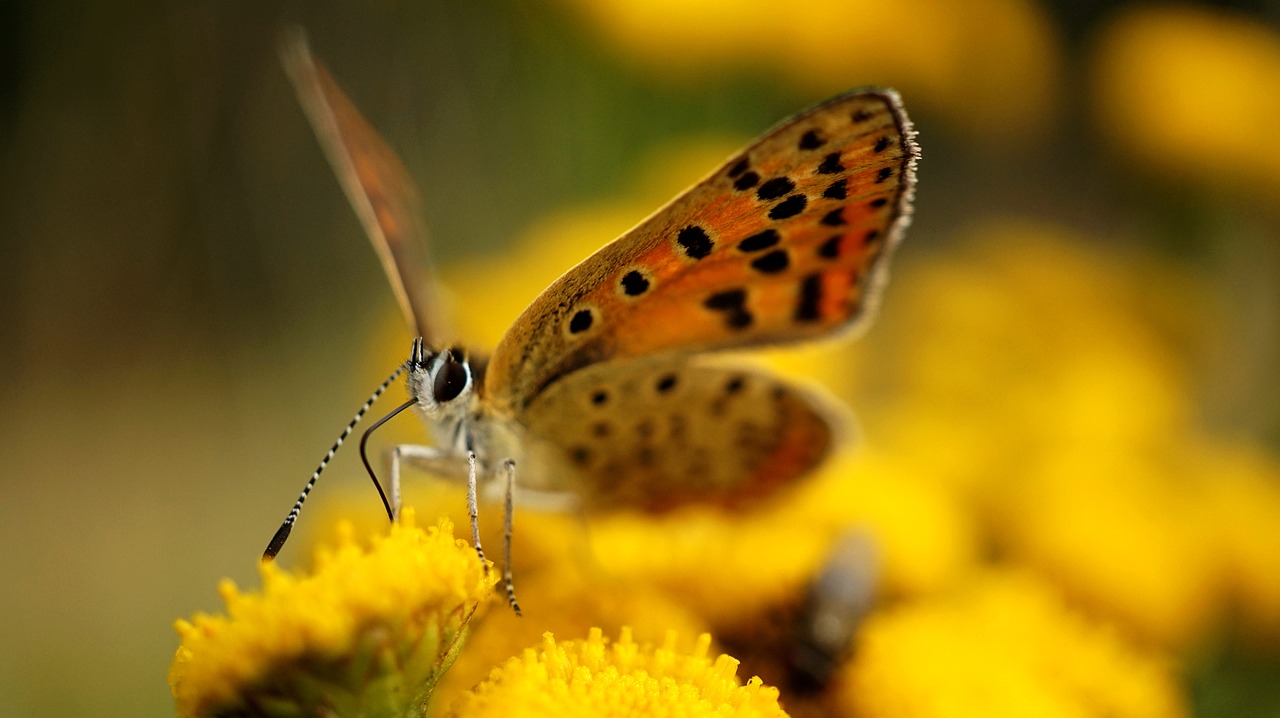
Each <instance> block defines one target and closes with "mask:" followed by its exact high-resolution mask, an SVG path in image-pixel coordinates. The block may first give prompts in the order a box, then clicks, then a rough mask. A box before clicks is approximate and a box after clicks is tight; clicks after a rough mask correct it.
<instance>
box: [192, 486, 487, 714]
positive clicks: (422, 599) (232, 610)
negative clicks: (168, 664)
mask: <svg viewBox="0 0 1280 718" xmlns="http://www.w3.org/2000/svg"><path fill="white" fill-rule="evenodd" d="M262 578H263V584H264V585H263V589H262V592H261V593H242V592H241V591H239V590H238V589H237V588H236V587H235V585H234V584H232V583H231V582H229V581H227V582H224V583H223V585H222V586H221V593H222V598H223V600H224V601H225V602H226V604H227V613H226V615H204V614H201V615H197V616H196V617H195V618H194V619H192V620H191V621H189V622H188V621H178V622H177V626H176V627H177V630H178V633H179V634H180V635H181V637H182V645H181V646H180V647H179V648H178V652H177V655H176V656H175V657H174V662H173V667H172V669H171V670H170V673H169V684H170V686H171V687H172V689H173V695H174V699H175V701H176V703H177V709H178V714H179V715H183V716H211V715H229V714H237V713H247V714H255V715H298V714H322V713H324V714H332V715H344V716H355V715H369V716H391V715H396V716H402V715H406V714H408V713H409V712H410V711H411V710H412V709H413V708H414V707H415V706H422V705H425V704H426V702H427V700H428V698H429V697H430V695H431V692H432V689H433V688H434V686H435V684H436V682H437V681H438V680H439V678H440V675H441V674H442V673H443V671H444V670H446V669H447V668H448V666H449V664H450V663H451V662H452V660H453V658H454V656H455V654H456V652H457V651H458V649H459V648H460V647H461V642H462V639H463V635H464V633H465V629H466V626H467V624H468V622H469V621H470V620H471V618H472V616H473V615H474V613H475V611H476V609H477V608H478V606H479V605H480V603H481V602H482V601H483V600H484V599H485V598H486V597H488V595H489V594H490V591H491V586H490V583H491V579H490V578H488V577H486V575H485V572H484V570H483V569H482V567H481V565H480V564H479V562H478V561H477V560H476V555H475V551H474V550H473V549H472V548H471V547H470V546H468V545H467V544H466V543H465V542H462V541H459V540H457V539H454V538H453V533H452V527H451V526H450V525H449V524H447V523H445V524H442V525H441V526H439V527H432V528H430V529H428V530H426V531H423V530H421V529H419V528H417V527H416V526H415V524H414V514H413V511H412V510H410V509H406V510H405V512H404V516H403V518H402V520H401V523H400V524H399V525H396V526H393V527H392V528H391V532H390V534H389V535H386V536H383V537H379V538H376V539H374V540H373V542H372V544H371V545H370V546H369V547H368V548H367V549H365V548H362V547H361V546H360V545H359V544H358V543H357V542H356V541H355V540H354V538H353V537H352V536H351V532H350V530H347V531H345V532H343V536H342V538H341V541H340V544H339V545H338V546H337V547H336V548H335V549H334V550H332V551H322V552H319V553H318V555H317V558H316V566H315V569H314V572H313V573H311V574H310V575H292V574H288V573H285V572H284V571H282V570H281V569H279V568H277V566H276V565H275V564H273V563H265V564H263V566H262Z"/></svg>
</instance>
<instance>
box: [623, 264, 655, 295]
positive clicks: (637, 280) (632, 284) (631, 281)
mask: <svg viewBox="0 0 1280 718" xmlns="http://www.w3.org/2000/svg"><path fill="white" fill-rule="evenodd" d="M647 291H649V280H648V279H645V276H644V275H643V274H641V273H640V272H638V271H636V270H634V269H633V270H631V271H630V272H627V273H626V274H624V275H622V292H623V294H626V295H627V296H628V297H638V296H640V295H641V294H644V293H645V292H647Z"/></svg>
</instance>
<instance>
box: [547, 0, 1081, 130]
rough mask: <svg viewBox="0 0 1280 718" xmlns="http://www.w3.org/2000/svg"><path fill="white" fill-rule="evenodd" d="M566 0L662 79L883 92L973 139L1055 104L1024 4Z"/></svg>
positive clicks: (1048, 112) (1034, 126) (1057, 57)
mask: <svg viewBox="0 0 1280 718" xmlns="http://www.w3.org/2000/svg"><path fill="white" fill-rule="evenodd" d="M566 2H567V4H569V5H571V6H573V7H574V8H575V9H576V10H577V11H578V12H579V13H580V14H581V15H582V16H583V17H584V18H586V19H587V21H588V22H590V24H591V27H592V28H593V29H596V30H598V31H599V32H600V33H601V34H603V35H604V36H605V37H607V38H608V39H609V40H611V41H612V42H613V44H614V45H615V46H616V47H617V48H618V49H620V50H621V51H622V52H624V53H626V54H627V55H628V56H630V57H632V58H634V59H636V60H638V61H639V62H638V64H639V66H640V67H641V68H643V69H645V70H649V71H651V72H654V73H655V74H658V75H661V76H664V77H666V78H669V79H671V80H674V81H682V82H688V81H690V80H693V81H698V82H705V81H707V80H708V79H712V78H722V77H723V76H724V75H725V74H726V71H729V70H739V71H755V72H759V73H767V74H772V75H774V76H777V77H780V78H781V79H783V80H786V81H788V82H791V83H792V84H794V85H796V86H798V87H800V88H802V89H804V90H805V91H806V92H809V93H812V94H814V95H823V94H832V93H835V92H839V91H841V90H845V89H848V88H850V87H856V86H860V85H868V84H881V85H892V86H895V87H897V88H898V89H899V90H901V91H902V92H903V94H904V96H906V97H908V99H909V100H910V101H911V102H912V106H913V107H915V108H917V109H920V108H925V109H926V110H929V109H932V110H934V111H935V112H936V113H937V114H938V116H939V117H940V118H946V119H947V120H948V121H950V122H953V123H955V124H958V125H959V126H960V127H961V129H964V130H968V131H970V132H971V133H972V136H973V137H974V138H975V139H977V140H978V141H992V140H995V139H996V138H999V139H1000V141H1002V142H1008V141H1011V140H1013V141H1016V139H1017V136H1018V135H1022V134H1027V133H1031V132H1035V131H1038V130H1040V129H1042V128H1043V126H1044V125H1045V123H1046V120H1048V119H1051V118H1052V117H1053V115H1054V114H1055V109H1056V105H1057V102H1058V98H1057V91H1058V84H1059V76H1060V74H1061V71H1062V70H1061V66H1062V52H1061V48H1060V43H1059V40H1058V37H1057V36H1056V34H1055V32H1054V29H1053V25H1052V23H1051V22H1050V20H1049V18H1048V17H1047V16H1046V15H1045V14H1044V12H1043V11H1042V10H1041V9H1040V7H1039V6H1038V5H1037V4H1035V3H1033V2H1028V1H1026V0H975V1H973V2H965V3H956V2H949V1H947V0H905V1H899V2H885V1H883V0H814V1H812V2H808V3H805V4H804V5H802V6H797V7H793V8H785V9H784V8H779V7H778V6H777V4H776V3H770V2H766V1H765V0H703V1H701V2H681V1H680V0H585V1H584V0H566ZM895 29H901V30H903V31H900V32H899V31H895Z"/></svg>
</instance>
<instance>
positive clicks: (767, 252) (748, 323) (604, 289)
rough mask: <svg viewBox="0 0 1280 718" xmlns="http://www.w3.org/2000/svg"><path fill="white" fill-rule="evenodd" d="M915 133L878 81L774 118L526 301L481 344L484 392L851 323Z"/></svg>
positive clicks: (522, 388) (905, 182)
mask: <svg viewBox="0 0 1280 718" xmlns="http://www.w3.org/2000/svg"><path fill="white" fill-rule="evenodd" d="M914 137H915V132H914V130H913V129H912V128H911V123H910V121H909V120H908V119H907V116H906V113H905V112H904V111H903V109H902V105H901V103H900V101H899V99H898V96H897V94H896V93H894V92H893V91H891V90H868V91H857V92H852V93H849V94H845V95H841V96H839V97H836V98H833V99H831V100H828V101H827V102H825V103H823V104H821V105H818V106H817V107H814V108H812V109H810V110H808V111H806V112H803V113H801V114H799V115H797V116H795V117H793V118H791V119H789V120H787V121H785V122H783V123H782V124H781V125H779V126H777V127H776V128H774V129H773V130H771V131H770V132H768V133H766V134H765V135H764V136H763V137H762V138H761V139H759V140H757V141H756V142H754V143H752V144H751V145H749V146H748V147H747V148H746V149H744V150H742V151H741V152H740V153H738V154H737V155H735V156H734V157H732V158H731V159H729V161H727V162H726V163H725V164H724V165H723V166H721V167H720V168H719V169H717V170H716V171H715V172H713V173H712V174H711V175H710V176H708V177H707V178H706V179H704V180H702V181H701V182H699V183H698V184H696V185H694V186H693V187H692V188H691V189H689V190H687V191H686V192H685V193H684V194H682V195H680V196H679V197H677V198H675V199H674V200H672V201H671V202H670V203H669V204H667V205H666V206H665V207H663V208H662V209H660V210H658V212H656V213H655V214H654V215H653V216H651V217H649V218H648V219H646V220H644V221H643V222H641V223H640V224H639V225H638V226H637V227H635V228H634V229H632V230H631V231H629V232H627V233H626V234H625V235H623V236H622V237H621V238H619V239H617V240H616V241H614V242H612V243H611V244H609V245H607V246H605V247H604V248H602V249H601V250H600V251H598V252H596V253H595V254H594V255H592V256H591V257H588V258H587V259H586V260H585V261H583V262H582V263H581V264H579V265H578V266H576V267H574V268H573V269H570V270H569V271H568V272H567V273H565V275H564V276H562V277H560V279H558V280H556V282H555V283H553V284H552V285H551V286H550V287H549V288H548V289H547V290H546V291H545V292H543V293H542V295H541V296H539V297H538V298H537V299H536V300H534V302H533V303H532V304H531V305H530V306H529V308H528V309H526V310H525V312H524V314H522V315H521V316H520V318H519V319H517V320H516V322H515V324H514V325H512V327H511V328H510V329H509V330H508V331H507V334H506V335H505V336H504V337H503V339H502V341H501V342H500V343H499V345H498V348H497V349H496V350H495V352H494V355H493V357H492V360H491V364H490V365H489V371H488V375H487V377H486V390H487V393H488V395H489V396H490V398H492V399H494V400H495V406H497V407H502V408H503V409H505V410H506V411H507V412H509V413H512V414H519V412H520V411H521V410H522V409H523V407H524V406H525V405H527V404H528V403H529V402H530V401H532V400H533V398H534V397H536V396H537V395H538V393H539V392H541V391H543V390H544V389H546V388H547V387H548V386H550V385H551V384H552V383H553V382H555V381H557V380H558V379H561V378H562V377H565V376H566V375H568V374H569V373H570V372H573V371H575V370H577V369H580V368H582V367H584V366H588V365H590V364H593V363H597V362H601V361H605V360H608V359H615V358H623V357H635V356H644V355H649V354H655V353H659V352H680V353H689V352H701V351H708V350H714V349H724V348H729V347H741V346H750V345H759V344H767V343H780V342H792V341H798V340H803V339H810V338H815V337H821V336H826V335H830V334H833V333H835V332H836V331H838V330H840V329H844V328H848V327H851V326H853V325H854V324H856V323H857V320H858V319H859V317H861V316H863V315H864V314H865V313H866V311H867V309H868V308H869V307H870V306H871V305H872V303H873V301H874V299H875V290H876V288H877V286H878V284H879V279H880V275H881V274H882V271H881V270H882V267H883V265H884V263H885V262H884V260H885V258H886V257H887V256H888V254H889V252H890V250H891V249H892V248H893V246H894V245H895V244H896V243H897V241H898V240H899V239H900V238H901V236H902V233H903V231H904V229H905V228H906V225H907V223H908V220H909V217H910V211H911V198H912V191H913V188H914V185H915V165H916V160H917V157H918V155H919V151H918V148H917V147H916V144H915V139H914Z"/></svg>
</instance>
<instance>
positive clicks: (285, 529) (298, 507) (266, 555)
mask: <svg viewBox="0 0 1280 718" xmlns="http://www.w3.org/2000/svg"><path fill="white" fill-rule="evenodd" d="M404 369H405V367H404V366H400V367H397V368H396V370H395V371H394V372H392V373H391V376H389V377H387V379H386V381H384V382H382V384H381V385H380V386H378V388H377V389H376V390H374V392H373V394H372V395H370V396H369V398H368V399H367V400H366V401H365V402H364V406H361V407H360V411H357V412H356V415H355V416H354V417H352V419H351V422H350V423H348V424H347V428H345V429H343V430H342V435H341V436H339V437H338V440H337V441H335V442H333V446H332V447H330V448H329V453H327V454H325V455H324V458H323V459H321V461H320V465H319V466H317V467H316V470H315V471H314V472H313V473H312V474H311V478H310V479H308V480H307V485H306V486H304V487H303V488H302V493H301V494H299V495H298V500H297V501H295V502H294V504H293V508H292V509H290V510H289V515H288V516H286V517H285V518H284V523H282V524H280V528H279V529H276V535H275V536H272V537H271V543H269V544H267V550H266V551H263V552H262V560H263V561H270V560H271V559H273V558H275V557H276V554H278V553H280V549H281V548H284V542H285V541H286V540H288V538H289V532H291V531H293V524H294V523H295V522H297V520H298V514H300V513H302V504H303V503H304V502H305V501H306V500H307V494H310V493H311V489H312V488H314V487H315V485H316V479H318V478H320V472H322V471H324V467H326V466H328V465H329V461H330V460H331V459H333V455H334V454H336V453H338V447H340V446H342V442H344V441H346V440H347V437H348V436H351V432H352V431H353V430H354V429H355V428H356V424H359V423H360V420H361V419H363V418H364V415H365V412H367V411H369V407H371V406H373V402H375V401H377V400H378V397H380V396H382V392H384V391H386V390H387V387H389V386H391V382H393V381H395V380H396V379H397V378H398V377H399V376H400V375H401V374H402V373H404ZM374 483H375V484H376V483H377V479H374ZM378 493H379V494H382V487H381V486H379V487H378ZM382 504H383V506H385V507H386V509H387V515H388V516H390V515H391V506H390V505H389V504H387V497H386V495H382Z"/></svg>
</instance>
